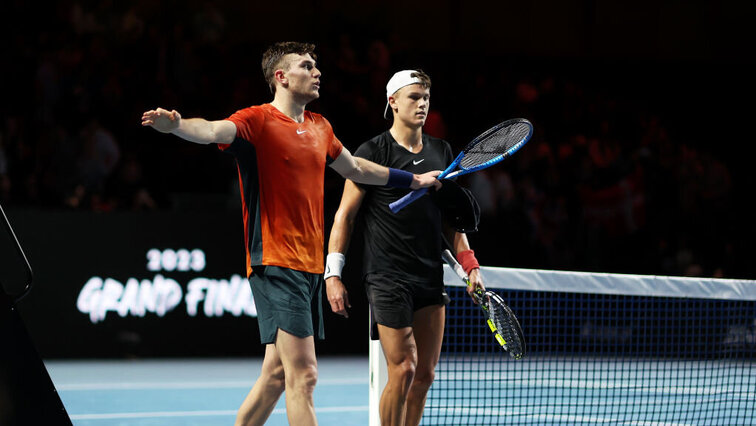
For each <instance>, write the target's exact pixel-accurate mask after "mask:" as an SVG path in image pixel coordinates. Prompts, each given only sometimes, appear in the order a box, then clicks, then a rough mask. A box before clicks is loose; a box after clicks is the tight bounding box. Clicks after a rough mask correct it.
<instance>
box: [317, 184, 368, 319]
mask: <svg viewBox="0 0 756 426" xmlns="http://www.w3.org/2000/svg"><path fill="white" fill-rule="evenodd" d="M364 198H365V190H364V189H362V188H360V187H359V186H357V184H355V183H354V182H352V181H350V180H347V181H346V182H344V193H343V194H342V196H341V204H340V205H339V210H338V211H337V212H336V217H335V218H334V219H333V227H332V228H331V236H330V238H329V239H328V258H327V259H328V260H327V261H326V273H325V277H326V295H327V296H328V302H329V303H330V304H331V310H332V311H333V312H334V313H335V314H339V315H343V316H344V317H346V318H349V313H348V312H347V308H351V307H352V306H351V305H350V304H349V294H348V292H347V290H346V287H345V286H344V283H343V282H342V281H341V268H342V267H343V266H344V254H345V253H346V251H347V248H349V240H350V239H351V238H352V230H353V229H354V221H355V219H356V218H357V212H359V211H360V206H361V205H362V200H363V199H364Z"/></svg>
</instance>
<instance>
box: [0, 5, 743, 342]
mask: <svg viewBox="0 0 756 426" xmlns="http://www.w3.org/2000/svg"><path fill="white" fill-rule="evenodd" d="M4 8H5V10H4V13H3V14H2V17H1V18H0V24H2V25H0V28H1V29H0V32H2V35H3V40H4V43H3V47H2V55H1V56H0V58H1V59H0V60H1V61H2V68H1V69H2V75H3V78H2V79H1V80H0V93H1V95H2V99H3V102H2V103H0V109H1V110H2V122H0V203H2V205H3V207H4V208H5V209H6V210H7V211H8V212H9V215H10V216H11V219H12V220H13V224H14V226H15V227H16V228H17V229H16V231H17V234H18V237H19V239H20V240H21V243H22V244H23V245H24V249H25V250H26V251H27V254H28V255H29V258H30V261H31V263H32V266H33V267H34V269H35V285H36V287H35V289H34V290H33V291H32V293H31V294H30V295H29V296H28V297H27V298H26V299H24V300H23V301H22V302H21V303H20V305H19V307H20V309H21V311H22V314H24V317H25V319H26V321H27V323H28V325H29V328H30V330H31V332H32V336H33V337H35V339H36V341H37V344H38V346H39V347H40V352H41V353H42V354H43V356H48V357H67V356H129V355H133V356H162V355H170V356H179V355H239V354H257V353H261V348H260V347H259V345H257V344H256V338H257V335H256V328H255V324H254V323H255V321H254V320H251V319H249V318H245V317H241V318H233V317H229V318H227V317H223V318H222V319H214V320H198V319H193V320H190V319H188V318H185V317H184V316H181V315H179V314H178V313H173V314H172V315H173V316H170V315H167V316H166V317H164V318H162V319H160V321H159V322H157V320H155V317H150V316H148V317H145V318H143V319H124V320H120V319H118V318H115V319H111V318H110V317H109V318H108V320H106V321H104V322H103V323H100V324H99V325H97V326H96V327H95V326H92V325H88V324H86V321H83V320H84V319H86V318H79V317H76V316H75V315H81V314H79V313H72V312H69V311H70V310H71V309H73V306H70V303H67V302H65V301H66V300H72V299H73V300H75V297H76V294H77V293H78V291H79V290H80V288H81V286H82V285H83V284H84V282H85V281H84V280H86V278H85V277H90V276H92V275H96V274H106V275H108V276H113V277H116V278H117V277H118V274H122V277H123V278H122V279H125V277H127V276H134V275H136V274H144V272H145V271H144V267H143V258H142V257H143V256H144V252H145V249H144V247H145V246H148V245H149V246H156V247H160V248H174V249H178V248H181V247H188V248H192V247H196V246H199V245H206V246H207V247H208V249H209V248H211V247H212V250H213V251H214V252H215V253H217V254H215V255H214V259H221V258H223V259H225V260H224V261H223V262H221V263H215V264H214V267H217V268H219V269H218V270H217V271H216V272H214V273H216V274H217V275H218V276H219V277H226V278H227V277H228V276H230V275H232V274H242V275H243V273H244V266H243V244H242V240H241V238H242V236H241V215H240V206H239V201H238V198H239V195H238V183H237V176H236V168H235V165H234V163H233V159H232V157H230V156H228V155H226V154H223V153H221V152H218V150H216V149H215V148H213V147H206V146H199V145H195V144H191V143H186V142H184V141H181V140H179V139H178V138H176V137H174V136H168V135H162V134H158V133H157V132H155V131H153V130H151V129H144V128H142V127H141V126H140V125H139V121H140V117H141V114H142V112H143V111H145V110H148V109H152V108H155V107H157V106H162V107H165V108H169V109H173V108H175V109H177V110H179V111H180V112H181V113H182V115H183V116H184V117H193V116H201V117H205V118H208V119H222V118H225V117H227V116H228V115H230V114H231V113H233V112H234V111H236V110H238V109H241V108H244V107H246V106H249V105H254V104H260V103H263V102H268V101H270V100H271V95H270V94H269V92H268V91H267V87H266V85H265V83H264V82H263V79H262V72H261V70H260V57H261V54H262V52H263V51H264V49H265V48H266V47H267V45H269V44H270V43H272V42H275V41H281V40H299V41H308V42H313V43H316V44H317V45H318V49H317V53H318V62H319V65H318V66H319V68H320V69H321V71H322V73H323V77H322V82H323V85H322V89H321V99H319V100H318V101H316V102H314V103H312V104H311V106H310V107H311V109H312V110H313V111H316V112H319V113H322V114H324V115H325V116H326V117H327V118H328V119H329V120H330V121H331V123H332V125H333V127H334V130H335V131H336V134H337V135H338V137H339V138H340V139H341V140H342V142H343V143H344V145H345V146H346V147H347V148H349V149H350V150H352V151H354V150H355V149H356V148H357V147H358V146H359V144H360V143H361V142H363V141H364V140H367V139H369V138H370V137H372V136H374V135H375V134H377V133H378V132H381V131H383V130H385V129H386V128H387V127H388V126H389V123H388V122H386V121H384V120H383V119H382V118H381V115H382V111H383V108H384V105H385V84H386V82H387V80H388V78H389V77H390V76H391V74H392V73H393V72H395V71H397V70H400V69H405V68H421V69H423V70H425V71H426V72H428V73H429V74H430V76H431V78H432V79H433V87H432V90H431V92H432V104H431V110H432V111H433V114H432V115H431V116H430V117H429V120H428V124H427V125H426V129H425V130H426V132H427V133H430V134H433V135H435V136H439V137H443V138H445V139H447V140H449V141H450V142H451V143H452V145H453V147H454V148H455V149H460V148H461V147H462V146H464V145H465V143H466V142H467V141H469V140H470V139H471V138H472V137H474V136H476V135H477V134H478V133H480V132H481V131H483V130H485V129H486V128H488V127H490V126H491V125H493V124H495V123H497V122H499V121H502V120H504V119H507V118H512V117H525V118H528V119H530V120H531V121H532V122H533V123H534V125H535V129H536V130H535V135H534V137H533V139H532V141H531V142H530V143H528V145H526V147H525V148H524V149H523V150H521V151H520V152H518V154H517V155H516V156H514V157H513V158H511V159H509V160H507V161H506V162H505V163H503V164H501V165H499V166H497V167H495V168H493V169H489V170H488V171H487V172H481V173H477V174H474V175H471V176H470V177H468V178H466V179H464V181H463V183H464V184H465V185H466V186H468V187H470V188H471V189H472V190H473V191H474V192H475V194H476V195H477V197H478V200H479V202H480V203H481V206H482V207H483V212H484V216H483V219H482V223H481V225H480V229H481V232H479V233H476V234H471V235H470V240H471V242H472V245H473V247H474V248H475V250H476V254H477V255H478V258H479V260H480V261H481V263H482V264H485V265H490V266H511V267H525V268H548V269H565V270H584V271H605V272H617V273H639V274H663V275H687V276H701V277H725V278H745V279H753V278H756V271H755V270H754V267H753V262H752V258H753V255H754V253H755V252H756V251H755V250H754V249H753V243H752V240H753V238H754V236H755V235H756V232H754V231H755V230H756V229H755V228H756V227H755V226H754V224H753V213H752V212H753V207H754V201H753V195H752V194H753V189H752V188H753V185H754V183H756V179H755V176H756V173H754V171H753V167H752V166H751V164H750V158H749V157H750V155H749V154H750V152H751V151H752V149H750V148H751V145H752V143H753V139H754V138H753V133H752V132H751V131H750V129H749V126H748V125H749V124H750V122H751V121H752V116H753V114H754V110H755V108H754V107H753V94H754V92H755V91H754V85H755V84H754V82H753V75H754V53H753V46H754V41H756V38H755V37H754V31H753V19H754V18H755V17H756V14H755V13H754V6H753V4H751V3H748V2H734V1H724V2H707V1H688V2H682V1H635V2H625V1H622V2H600V1H595V0H569V1H557V0H549V1H533V2H511V1H500V2H462V1H440V2H433V3H432V4H431V3H410V2H394V1H388V2H386V1H367V2H346V1H325V2H318V1H310V2H300V3H286V4H284V5H281V4H274V3H271V2H266V3H262V2H232V1H216V2H212V3H210V2H199V1H183V2H176V1H168V2H147V1H134V2H114V1H101V2H89V1H60V2H56V3H54V4H51V5H38V4H32V3H28V2H22V1H11V2H9V3H8V4H7V5H6V6H4ZM342 185H343V180H342V179H341V178H340V177H338V176H337V175H336V174H335V173H333V172H331V171H329V172H327V174H326V215H325V221H326V225H327V229H330V223H331V221H332V218H333V214H334V213H335V211H336V208H337V206H338V201H339V199H340V191H341V187H342ZM358 241H359V240H354V241H353V244H352V249H351V250H350V253H348V256H347V257H348V259H359V258H360V257H359V243H358ZM193 243H197V244H193ZM128 259H131V260H128ZM0 262H2V263H1V264H0V265H1V266H2V269H3V270H4V271H5V272H6V273H7V272H9V271H11V270H12V269H13V268H15V267H16V265H15V264H14V262H13V261H9V260H7V258H3V259H0ZM357 263H358V262H355V261H354V260H353V261H351V262H348V264H347V269H346V277H347V278H349V279H350V281H351V283H348V284H351V286H352V287H351V288H352V294H353V297H352V303H353V305H354V308H353V315H352V317H351V318H350V319H349V320H344V319H341V318H337V317H335V316H334V315H332V314H327V324H326V326H327V334H328V335H329V339H328V340H326V342H324V343H322V344H321V346H320V348H319V350H320V351H321V352H323V353H343V352H364V351H365V350H366V347H367V345H366V337H365V333H364V331H365V328H366V327H367V319H366V313H365V309H364V308H365V302H364V300H363V299H364V296H363V295H362V292H361V289H360V285H359V281H358V276H359V265H358V264H357ZM103 271H106V272H103ZM6 281H7V280H4V281H3V284H4V285H6V286H11V285H12V284H15V283H8V282H6ZM67 298H68V299H67ZM56 306H57V308H56ZM66 315H74V317H72V318H70V319H66ZM363 320H364V321H363ZM77 321H80V322H81V325H80V326H74V325H70V324H74V323H76V322H77ZM69 325H70V326H69ZM161 325H165V326H166V327H165V328H162V327H161ZM93 327H94V328H93ZM176 330H181V331H176ZM187 330H193V333H194V334H193V336H194V337H195V338H194V339H192V334H191V333H189V332H188V331H187ZM219 330H224V332H223V333H219ZM186 333H189V334H186ZM71 335H75V336H78V337H77V338H76V339H73V340H69V339H71ZM118 336H121V337H118ZM123 336H126V337H123ZM135 336H136V337H135ZM161 336H162V338H161ZM166 336H174V337H173V338H167V337H166ZM119 339H120V340H119ZM66 341H69V342H72V343H71V344H70V345H69V346H68V347H66V344H65V342H66ZM200 341H204V342H205V343H202V344H200V343H198V342H200ZM86 342H90V343H86Z"/></svg>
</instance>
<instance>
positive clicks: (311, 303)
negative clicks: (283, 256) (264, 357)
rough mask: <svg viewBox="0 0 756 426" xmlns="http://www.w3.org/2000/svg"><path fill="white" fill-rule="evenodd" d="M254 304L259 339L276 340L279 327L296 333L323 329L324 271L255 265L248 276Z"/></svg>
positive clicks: (309, 333)
mask: <svg viewBox="0 0 756 426" xmlns="http://www.w3.org/2000/svg"><path fill="white" fill-rule="evenodd" d="M249 283H250V285H251V286H252V297H253V298H254V301H255V306H256V307H257V323H258V325H259V327H260V342H261V343H262V344H264V345H266V344H269V343H275V341H276V333H277V332H278V329H279V328H280V329H281V330H284V331H286V332H287V333H290V334H293V335H295V336H297V337H308V336H313V335H315V329H317V330H318V334H317V338H318V339H320V340H323V339H325V333H324V331H323V310H322V303H323V296H322V295H323V292H322V288H323V274H312V273H309V272H302V271H296V270H294V269H289V268H282V267H279V266H268V265H266V266H255V267H254V272H253V274H252V275H251V276H250V277H249Z"/></svg>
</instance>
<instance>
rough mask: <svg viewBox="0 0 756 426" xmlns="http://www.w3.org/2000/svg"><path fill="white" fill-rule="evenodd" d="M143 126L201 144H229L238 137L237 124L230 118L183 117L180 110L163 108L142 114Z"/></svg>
mask: <svg viewBox="0 0 756 426" xmlns="http://www.w3.org/2000/svg"><path fill="white" fill-rule="evenodd" d="M142 126H150V127H152V128H153V129H155V130H157V131H158V132H162V133H173V134H174V135H176V136H178V137H180V138H182V139H186V140H188V141H190V142H194V143H201V144H211V143H224V144H229V143H231V142H233V141H234V138H235V137H236V124H234V123H233V122H231V121H229V120H217V121H208V120H205V119H204V118H187V119H183V118H181V114H179V113H178V111H176V110H173V111H168V110H166V109H163V108H157V109H153V110H149V111H146V112H145V113H144V114H142Z"/></svg>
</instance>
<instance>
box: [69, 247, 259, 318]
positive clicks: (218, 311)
mask: <svg viewBox="0 0 756 426" xmlns="http://www.w3.org/2000/svg"><path fill="white" fill-rule="evenodd" d="M205 266H206V264H205V253H204V252H203V251H202V250H200V249H194V250H192V251H189V250H185V249H180V250H172V249H165V250H158V249H150V250H149V251H148V252H147V270H149V271H160V270H162V271H169V272H170V271H193V272H200V271H202V270H203V269H204V268H205ZM182 299H183V300H184V302H185V305H186V312H187V314H188V315H189V316H192V317H194V316H197V315H198V314H200V315H204V316H206V317H219V316H223V315H224V314H225V313H230V314H232V315H234V316H237V317H238V316H240V315H242V314H244V315H248V316H251V317H256V316H257V309H256V308H255V302H254V299H253V298H252V291H251V290H250V287H249V283H248V282H247V280H246V279H244V278H242V277H241V276H239V275H232V276H231V278H230V279H229V280H223V279H212V278H205V277H197V278H193V279H192V280H191V281H189V283H188V284H187V291H186V295H184V292H183V288H182V286H181V285H180V284H179V283H178V282H177V281H176V280H174V279H171V278H166V277H164V276H163V275H161V274H156V275H155V277H154V278H153V279H152V280H150V279H141V280H139V279H137V278H128V279H127V280H126V284H125V285H124V284H123V283H121V282H120V281H118V280H115V279H113V278H101V277H97V276H95V277H92V278H90V279H89V280H88V281H87V282H86V283H85V284H84V287H82V289H81V291H80V292H79V297H78V299H77V301H76V307H77V309H78V310H79V312H81V313H83V314H88V315H89V319H90V321H92V323H98V322H100V321H103V320H105V318H106V316H107V314H108V312H114V313H117V314H118V315H119V316H121V317H126V316H129V315H130V316H135V317H144V316H145V315H146V314H147V313H152V314H155V315H157V316H159V317H163V316H165V314H166V313H168V312H171V311H173V310H174V309H175V308H176V307H177V306H178V305H179V304H180V303H181V300H182ZM200 305H201V306H200Z"/></svg>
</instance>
